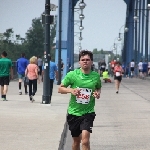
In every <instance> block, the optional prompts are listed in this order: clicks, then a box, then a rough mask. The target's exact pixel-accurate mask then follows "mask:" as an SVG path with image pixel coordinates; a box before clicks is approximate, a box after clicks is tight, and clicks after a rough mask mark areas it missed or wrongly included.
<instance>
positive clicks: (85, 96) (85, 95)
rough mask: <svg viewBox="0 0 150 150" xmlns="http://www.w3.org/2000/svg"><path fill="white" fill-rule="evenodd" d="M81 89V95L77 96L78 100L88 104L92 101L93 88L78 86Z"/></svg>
mask: <svg viewBox="0 0 150 150" xmlns="http://www.w3.org/2000/svg"><path fill="white" fill-rule="evenodd" d="M78 89H79V90H80V92H79V95H78V96H76V102H77V103H81V104H88V103H89V102H90V96H91V94H92V89H88V88H78Z"/></svg>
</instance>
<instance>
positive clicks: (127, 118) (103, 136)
mask: <svg viewBox="0 0 150 150" xmlns="http://www.w3.org/2000/svg"><path fill="white" fill-rule="evenodd" d="M96 114H97V116H96V119H95V121H94V127H93V133H92V134H91V142H90V143H91V150H149V149H150V143H149V139H150V81H149V80H142V79H134V78H133V79H126V78H123V80H122V84H121V87H120V91H119V94H116V93H115V89H114V83H103V87H102V93H101V98H100V99H99V100H96ZM71 141H72V139H71V136H70V133H69V132H68V136H67V138H66V144H65V147H64V150H71V144H70V142H71Z"/></svg>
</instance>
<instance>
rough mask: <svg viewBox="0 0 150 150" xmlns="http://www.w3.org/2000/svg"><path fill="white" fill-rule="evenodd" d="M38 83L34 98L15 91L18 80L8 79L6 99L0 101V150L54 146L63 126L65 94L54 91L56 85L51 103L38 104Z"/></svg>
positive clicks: (53, 149) (54, 149) (46, 149)
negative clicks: (31, 98) (32, 100)
mask: <svg viewBox="0 0 150 150" xmlns="http://www.w3.org/2000/svg"><path fill="white" fill-rule="evenodd" d="M42 90H43V89H42V84H38V90H37V93H36V95H35V102H34V103H31V102H30V101H29V97H28V95H25V94H24V89H23V95H18V82H17V81H11V82H10V85H9V91H8V95H7V99H8V101H0V150H58V147H59V145H60V139H61V134H62V131H63V129H64V124H65V119H66V111H67V106H68V101H69V95H67V94H64V95H61V94H58V93H57V85H54V92H53V97H52V102H51V106H50V105H49V104H41V102H42Z"/></svg>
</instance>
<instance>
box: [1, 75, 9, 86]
mask: <svg viewBox="0 0 150 150" xmlns="http://www.w3.org/2000/svg"><path fill="white" fill-rule="evenodd" d="M0 85H1V86H4V85H9V76H5V77H0Z"/></svg>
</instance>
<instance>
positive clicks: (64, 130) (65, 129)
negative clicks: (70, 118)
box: [58, 121, 68, 150]
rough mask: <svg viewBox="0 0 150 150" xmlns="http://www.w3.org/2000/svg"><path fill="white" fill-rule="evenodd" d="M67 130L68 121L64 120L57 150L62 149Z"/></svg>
mask: <svg viewBox="0 0 150 150" xmlns="http://www.w3.org/2000/svg"><path fill="white" fill-rule="evenodd" d="M67 131H68V123H67V121H66V122H65V124H64V129H63V132H62V134H61V138H60V143H59V147H58V150H64V145H65V142H66V137H67Z"/></svg>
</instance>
